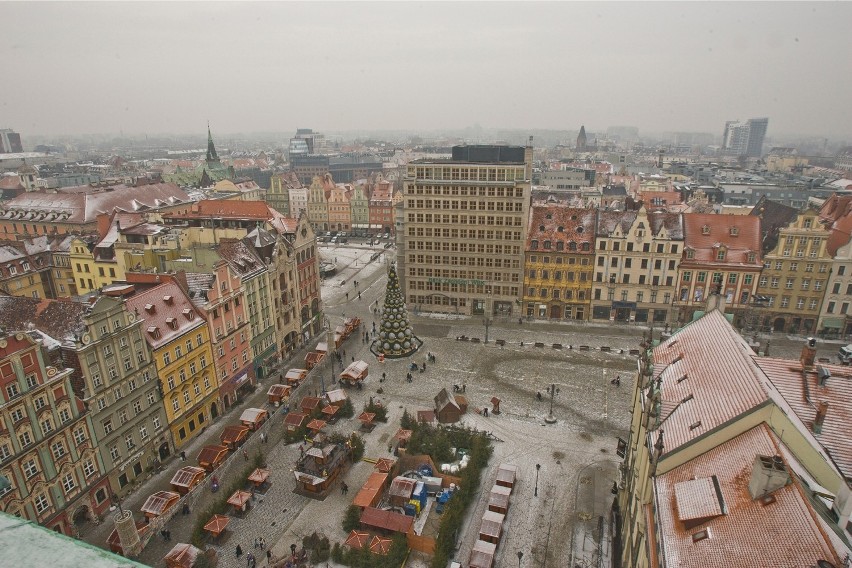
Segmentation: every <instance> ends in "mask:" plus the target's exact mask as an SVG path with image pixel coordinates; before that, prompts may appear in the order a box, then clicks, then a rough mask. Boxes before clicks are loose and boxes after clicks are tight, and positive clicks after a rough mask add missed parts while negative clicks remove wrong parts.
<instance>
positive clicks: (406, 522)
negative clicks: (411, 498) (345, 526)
mask: <svg viewBox="0 0 852 568" xmlns="http://www.w3.org/2000/svg"><path fill="white" fill-rule="evenodd" d="M360 522H361V525H362V526H364V527H370V528H373V529H376V530H379V531H384V532H385V533H391V532H398V533H402V534H408V533H409V532H410V531H411V529H412V527H413V526H414V517H409V516H408V515H403V514H402V513H396V512H394V511H384V510H382V509H376V508H375V507H367V508H366V509H364V512H363V513H361V521H360Z"/></svg>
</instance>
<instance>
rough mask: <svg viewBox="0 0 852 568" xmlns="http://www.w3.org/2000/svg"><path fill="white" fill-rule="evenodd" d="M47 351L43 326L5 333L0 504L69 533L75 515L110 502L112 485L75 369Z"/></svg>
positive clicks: (0, 359)
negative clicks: (74, 380) (74, 382)
mask: <svg viewBox="0 0 852 568" xmlns="http://www.w3.org/2000/svg"><path fill="white" fill-rule="evenodd" d="M33 335H35V336H36V339H34V338H33ZM54 343H55V342H54ZM54 348H55V346H54ZM46 350H47V349H46V343H45V341H44V338H43V337H42V336H41V335H40V334H38V333H33V334H32V335H31V334H30V333H25V332H16V333H11V334H5V333H4V334H3V336H2V338H0V475H2V476H3V477H5V478H6V479H7V480H8V481H9V485H8V486H6V484H4V487H3V488H2V489H0V509H2V510H3V512H5V513H8V514H9V515H13V516H18V517H23V518H25V519H29V520H32V521H35V522H37V523H39V524H41V525H44V526H46V527H49V528H51V529H53V530H55V531H57V532H61V533H63V534H65V535H69V536H71V535H74V534H75V530H74V522H75V519H77V520H85V519H86V518H90V517H92V516H93V515H100V514H102V513H103V512H104V511H105V510H106V509H107V508H108V507H109V505H110V500H109V487H108V486H107V483H106V480H105V479H103V478H102V477H101V469H100V463H99V459H98V455H97V452H96V451H95V449H94V447H93V444H92V429H91V422H90V421H89V419H88V416H87V415H86V414H85V410H84V407H83V404H82V403H81V402H80V401H79V400H78V399H77V398H76V397H75V396H74V393H73V390H72V388H71V374H72V373H73V370H72V369H70V368H61V367H55V366H53V365H51V364H50V361H49V356H48V355H47V354H46Z"/></svg>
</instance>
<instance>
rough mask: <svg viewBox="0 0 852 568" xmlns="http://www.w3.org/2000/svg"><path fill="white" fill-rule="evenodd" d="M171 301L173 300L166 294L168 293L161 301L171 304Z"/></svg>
mask: <svg viewBox="0 0 852 568" xmlns="http://www.w3.org/2000/svg"><path fill="white" fill-rule="evenodd" d="M172 301H173V298H172V296H168V295H166V296H163V302H165V303H166V304H169V305H171V303H172Z"/></svg>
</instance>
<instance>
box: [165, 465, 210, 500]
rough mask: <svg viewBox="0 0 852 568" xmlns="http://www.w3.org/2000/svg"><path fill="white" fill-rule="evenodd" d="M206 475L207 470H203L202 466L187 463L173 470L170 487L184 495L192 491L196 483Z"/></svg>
mask: <svg viewBox="0 0 852 568" xmlns="http://www.w3.org/2000/svg"><path fill="white" fill-rule="evenodd" d="M206 476H207V472H206V471H204V468H201V467H195V466H194V465H187V466H184V467H182V468H180V469H179V470H177V471H176V472H175V474H174V475H173V476H172V480H171V481H170V482H169V484H170V485H171V486H172V489H174V490H175V491H177V492H178V493H180V494H181V495H186V494H187V493H189V492H190V491H192V490H193V488H195V486H196V485H198V484H200V483H201V482H202V481H204V478H205V477H206Z"/></svg>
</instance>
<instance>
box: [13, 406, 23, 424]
mask: <svg viewBox="0 0 852 568" xmlns="http://www.w3.org/2000/svg"><path fill="white" fill-rule="evenodd" d="M23 419H24V410H23V408H21V407H20V406H19V407H18V408H16V409H15V410H13V411H12V422H14V423H16V424H17V423H18V422H20V421H21V420H23Z"/></svg>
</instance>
